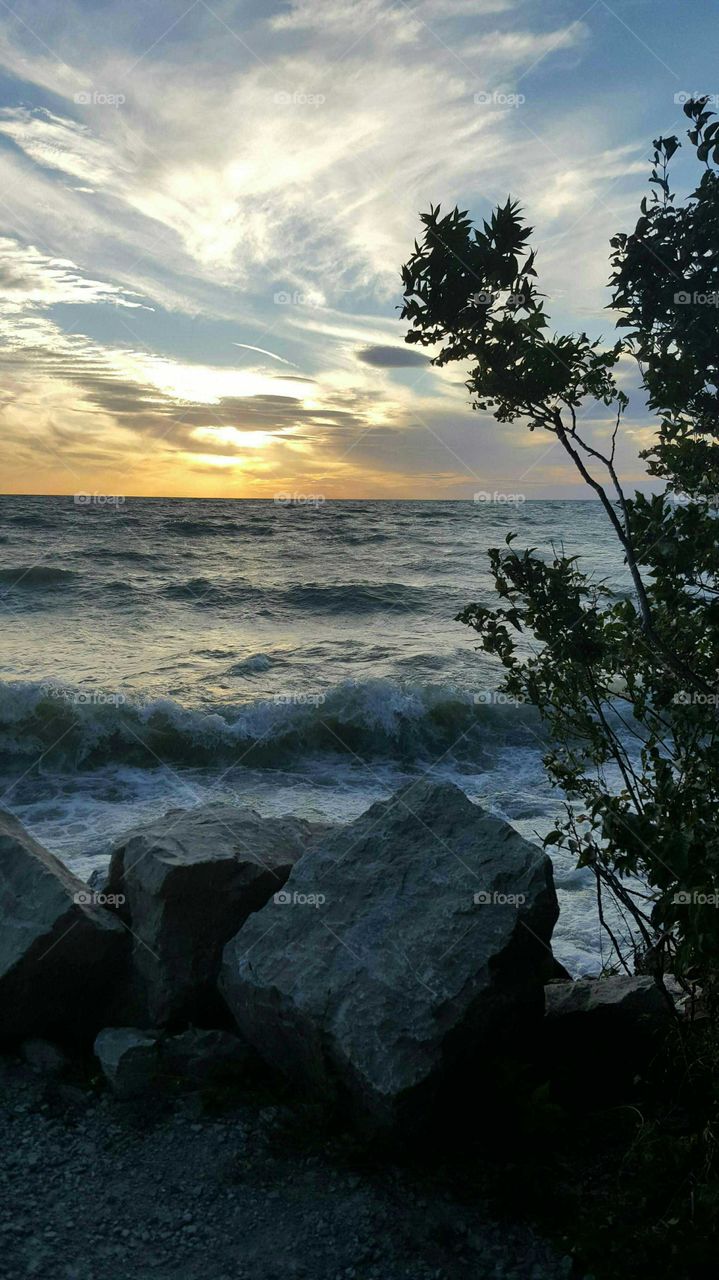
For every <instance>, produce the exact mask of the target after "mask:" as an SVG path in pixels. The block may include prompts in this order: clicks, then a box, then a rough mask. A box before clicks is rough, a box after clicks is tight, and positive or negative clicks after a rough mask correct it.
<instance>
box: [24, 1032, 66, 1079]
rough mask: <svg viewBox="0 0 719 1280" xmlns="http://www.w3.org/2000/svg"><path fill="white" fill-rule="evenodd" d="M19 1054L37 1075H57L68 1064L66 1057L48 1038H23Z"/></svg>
mask: <svg viewBox="0 0 719 1280" xmlns="http://www.w3.org/2000/svg"><path fill="white" fill-rule="evenodd" d="M20 1055H21V1057H22V1059H23V1061H24V1062H26V1063H27V1065H28V1066H29V1067H31V1068H32V1070H33V1071H35V1072H37V1074H38V1075H39V1076H59V1075H62V1073H63V1071H64V1070H65V1068H66V1067H67V1065H68V1058H67V1056H66V1055H65V1054H64V1053H63V1051H62V1049H59V1048H58V1046H57V1045H56V1044H52V1043H51V1042H50V1041H49V1040H25V1041H24V1043H23V1044H22V1045H21V1047H20Z"/></svg>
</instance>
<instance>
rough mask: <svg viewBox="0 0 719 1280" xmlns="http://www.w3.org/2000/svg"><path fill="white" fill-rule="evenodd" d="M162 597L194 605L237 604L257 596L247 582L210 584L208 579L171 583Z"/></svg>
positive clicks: (163, 591) (164, 590)
mask: <svg viewBox="0 0 719 1280" xmlns="http://www.w3.org/2000/svg"><path fill="white" fill-rule="evenodd" d="M162 595H163V596H165V597H166V599H168V600H184V601H186V602H187V603H188V604H194V605H204V606H205V607H207V606H208V605H215V606H218V607H221V606H224V605H232V604H238V603H240V602H241V601H244V600H249V599H252V598H253V597H255V596H257V595H258V590H257V588H256V587H253V586H251V585H250V584H249V583H247V582H242V581H239V582H230V583H221V582H211V581H210V579H209V578H189V579H188V581H187V582H173V583H171V584H170V585H169V586H168V587H164V588H163V590H162Z"/></svg>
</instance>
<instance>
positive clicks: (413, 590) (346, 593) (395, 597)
mask: <svg viewBox="0 0 719 1280" xmlns="http://www.w3.org/2000/svg"><path fill="white" fill-rule="evenodd" d="M428 594H429V593H428V589H427V588H426V587H414V586H411V585H408V584H407V583H405V582H376V583H375V582H358V583H330V584H325V583H320V582H303V583H298V584H296V585H295V586H292V587H288V588H286V589H285V590H284V591H283V593H282V595H283V598H284V602H285V604H286V605H287V606H288V607H289V608H291V609H315V610H318V611H321V612H326V613H342V614H357V613H372V612H374V611H375V610H379V609H396V608H398V607H399V608H405V609H411V608H421V607H424V608H426V607H427V597H428Z"/></svg>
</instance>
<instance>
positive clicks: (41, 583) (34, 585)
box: [0, 564, 78, 591]
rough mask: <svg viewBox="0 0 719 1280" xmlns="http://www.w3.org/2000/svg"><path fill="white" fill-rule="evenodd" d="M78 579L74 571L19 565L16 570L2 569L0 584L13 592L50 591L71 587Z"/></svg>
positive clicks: (50, 566) (0, 571)
mask: <svg viewBox="0 0 719 1280" xmlns="http://www.w3.org/2000/svg"><path fill="white" fill-rule="evenodd" d="M77 579H78V574H77V573H75V572H74V570H72V569H57V568H55V567H53V566H52V565H46V564H31V565H17V566H16V567H15V568H14V569H0V584H4V585H5V586H7V587H10V588H12V589H13V590H22V591H48V590H53V589H55V588H57V587H67V586H71V585H72V584H73V583H74V582H76V581H77Z"/></svg>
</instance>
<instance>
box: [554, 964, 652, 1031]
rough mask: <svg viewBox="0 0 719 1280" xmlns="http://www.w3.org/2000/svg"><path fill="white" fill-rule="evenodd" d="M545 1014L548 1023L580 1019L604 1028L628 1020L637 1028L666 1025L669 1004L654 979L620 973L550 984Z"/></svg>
mask: <svg viewBox="0 0 719 1280" xmlns="http://www.w3.org/2000/svg"><path fill="white" fill-rule="evenodd" d="M672 985H673V982H672ZM545 1012H546V1016H547V1018H548V1019H549V1020H550V1021H551V1020H555V1019H559V1018H574V1017H577V1016H581V1017H582V1018H584V1019H586V1018H592V1019H595V1020H596V1021H597V1023H598V1024H602V1025H603V1026H606V1024H607V1023H608V1022H609V1021H611V1022H614V1023H615V1024H616V1023H617V1022H625V1021H627V1020H629V1021H630V1022H631V1023H632V1024H634V1025H638V1024H640V1023H644V1024H647V1023H649V1022H656V1021H657V1020H659V1021H666V1019H667V1018H669V1017H670V1016H671V1004H670V1003H668V1001H667V999H666V996H664V995H663V994H662V992H661V989H660V987H659V986H658V984H657V983H656V982H655V980H654V978H651V977H647V976H634V975H633V974H624V973H622V974H616V975H614V976H610V977H606V978H579V979H577V981H576V982H571V981H570V982H552V983H550V984H549V986H547V987H546V988H545Z"/></svg>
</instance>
